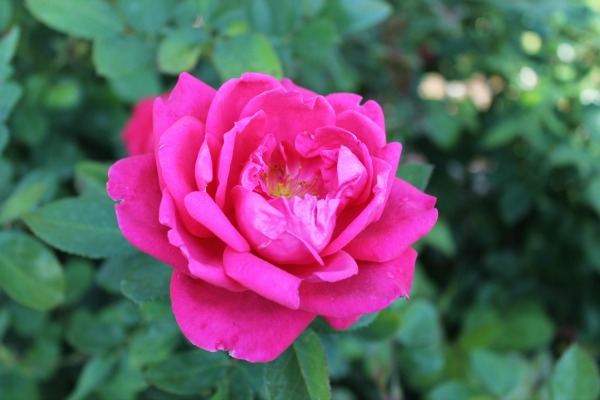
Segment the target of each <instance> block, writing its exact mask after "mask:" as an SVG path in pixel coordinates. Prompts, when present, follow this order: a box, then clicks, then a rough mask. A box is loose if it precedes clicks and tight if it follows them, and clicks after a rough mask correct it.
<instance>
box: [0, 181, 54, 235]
mask: <svg viewBox="0 0 600 400" xmlns="http://www.w3.org/2000/svg"><path fill="white" fill-rule="evenodd" d="M57 183H58V182H57V179H56V175H54V174H52V173H48V172H45V171H40V170H36V171H32V172H31V173H29V174H28V175H27V176H25V177H24V178H23V180H21V182H20V183H19V184H18V185H17V187H16V188H15V190H14V191H13V192H12V193H11V195H10V196H9V197H8V199H6V201H5V202H4V203H3V204H2V206H1V207H0V224H3V223H5V222H7V221H10V220H13V219H16V218H18V217H19V216H21V214H23V213H25V212H27V211H30V210H32V209H33V208H35V207H36V206H37V205H38V204H39V203H40V202H42V201H43V200H47V199H48V198H50V197H51V196H53V195H54V193H55V192H56V186H57Z"/></svg>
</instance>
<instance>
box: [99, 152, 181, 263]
mask: <svg viewBox="0 0 600 400" xmlns="http://www.w3.org/2000/svg"><path fill="white" fill-rule="evenodd" d="M107 190H108V194H109V195H110V197H112V199H113V200H121V202H120V203H118V204H116V205H115V210H116V213H117V220H118V222H119V228H121V231H122V232H123V235H125V237H126V238H127V240H129V242H130V243H131V244H132V245H134V246H135V247H137V248H138V249H140V250H141V251H143V252H144V253H148V254H150V255H151V256H153V257H155V258H157V259H159V260H160V261H162V262H164V263H167V264H169V265H171V266H172V267H174V268H177V269H178V270H180V271H187V261H186V259H185V257H184V256H183V255H182V254H181V252H180V251H179V249H177V248H176V247H173V246H171V244H170V243H169V241H168V239H167V230H168V228H167V227H165V226H163V225H161V224H160V222H159V219H158V210H159V207H160V201H161V193H160V188H159V186H158V177H157V176H156V164H155V161H154V154H145V155H141V156H136V157H129V158H124V159H122V160H119V161H117V162H116V163H115V164H114V165H113V166H112V167H110V169H109V171H108V184H107Z"/></svg>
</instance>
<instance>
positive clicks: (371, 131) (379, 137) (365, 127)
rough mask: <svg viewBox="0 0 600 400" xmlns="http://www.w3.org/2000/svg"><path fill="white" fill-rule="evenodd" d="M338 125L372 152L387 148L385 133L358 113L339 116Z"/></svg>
mask: <svg viewBox="0 0 600 400" xmlns="http://www.w3.org/2000/svg"><path fill="white" fill-rule="evenodd" d="M336 125H337V126H339V127H340V128H342V129H346V130H348V131H350V132H352V133H353V134H355V135H356V137H357V138H358V139H359V140H360V141H361V142H363V143H364V144H366V145H367V147H368V148H369V150H370V151H372V152H373V151H375V150H377V149H380V148H382V147H383V146H385V142H386V139H385V131H384V130H383V129H381V127H379V126H378V125H377V124H376V123H375V122H373V121H372V120H370V119H369V118H368V117H367V116H365V115H363V114H361V113H359V112H358V111H352V110H350V111H344V112H343V113H341V114H338V116H337V122H336Z"/></svg>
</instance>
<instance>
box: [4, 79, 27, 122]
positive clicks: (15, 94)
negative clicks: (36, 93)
mask: <svg viewBox="0 0 600 400" xmlns="http://www.w3.org/2000/svg"><path fill="white" fill-rule="evenodd" d="M22 93H23V90H22V89H21V86H19V85H17V84H16V83H14V82H0V122H2V121H4V120H6V119H7V118H8V116H9V115H10V112H11V111H12V109H13V107H14V106H15V104H17V101H19V99H20V98H21V94H22Z"/></svg>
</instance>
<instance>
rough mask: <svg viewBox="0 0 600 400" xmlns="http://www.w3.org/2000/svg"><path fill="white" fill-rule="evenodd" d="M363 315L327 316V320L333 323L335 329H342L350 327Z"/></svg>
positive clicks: (330, 323)
mask: <svg viewBox="0 0 600 400" xmlns="http://www.w3.org/2000/svg"><path fill="white" fill-rule="evenodd" d="M360 317H362V315H360V314H359V315H355V316H353V317H348V318H328V317H325V321H327V322H328V323H329V325H331V327H332V328H333V329H336V330H338V331H339V330H342V329H348V328H350V327H351V326H352V325H353V324H354V323H355V322H356V321H358V320H359V319H360Z"/></svg>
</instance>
